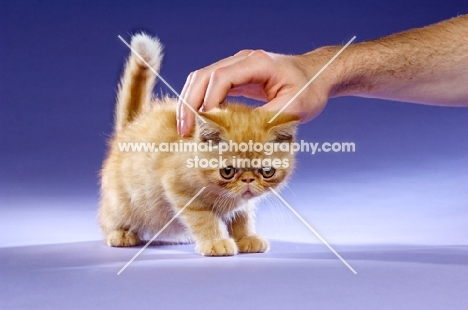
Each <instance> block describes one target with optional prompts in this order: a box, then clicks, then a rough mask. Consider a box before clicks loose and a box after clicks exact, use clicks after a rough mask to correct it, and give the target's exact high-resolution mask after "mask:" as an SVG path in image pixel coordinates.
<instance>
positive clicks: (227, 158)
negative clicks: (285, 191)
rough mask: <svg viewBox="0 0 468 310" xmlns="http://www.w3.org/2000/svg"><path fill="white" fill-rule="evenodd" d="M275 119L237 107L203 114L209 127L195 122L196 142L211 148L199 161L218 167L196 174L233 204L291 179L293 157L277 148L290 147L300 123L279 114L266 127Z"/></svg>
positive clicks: (293, 118)
mask: <svg viewBox="0 0 468 310" xmlns="http://www.w3.org/2000/svg"><path fill="white" fill-rule="evenodd" d="M273 115H274V114H272V113H269V112H260V111H258V110H252V109H250V108H246V107H244V106H236V105H232V106H227V107H225V108H224V109H223V110H221V109H218V110H215V111H213V112H207V113H202V116H204V118H205V120H207V123H206V124H205V123H202V122H198V124H197V129H196V132H195V135H196V137H195V138H196V140H197V141H198V142H199V143H203V142H206V141H210V140H211V141H212V142H211V143H212V144H213V145H215V147H214V148H213V151H212V152H208V153H205V152H204V153H198V156H199V158H200V159H201V158H204V159H206V160H207V161H210V160H212V163H215V162H216V163H218V164H220V165H221V166H217V167H212V166H210V167H205V168H202V169H200V171H201V173H202V175H203V177H204V179H205V180H207V182H208V183H209V184H210V185H215V186H217V187H218V189H219V193H220V195H224V196H228V197H229V198H231V199H232V198H234V199H236V200H237V199H242V200H248V199H251V198H254V197H259V196H261V195H262V194H264V193H266V192H269V188H270V187H272V188H277V187H278V186H280V185H281V184H283V183H285V182H286V181H287V179H288V178H289V176H290V175H291V173H292V170H293V167H294V155H292V154H290V152H285V151H281V150H280V148H279V144H280V143H291V142H294V136H295V133H296V127H297V124H298V118H297V117H295V116H290V115H280V116H278V117H277V118H276V119H275V120H274V121H273V122H272V123H271V124H269V123H268V121H269V120H270V119H271V117H272V116H273ZM241 144H244V145H243V147H241ZM234 145H237V148H236V147H235V146H234ZM275 145H276V146H275ZM245 148H247V150H245ZM220 149H221V150H222V152H220ZM220 153H221V154H220Z"/></svg>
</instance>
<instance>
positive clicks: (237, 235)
mask: <svg viewBox="0 0 468 310" xmlns="http://www.w3.org/2000/svg"><path fill="white" fill-rule="evenodd" d="M254 216H255V215H254V213H253V211H242V212H237V213H236V215H235V216H234V218H233V219H232V221H231V223H230V224H229V226H228V228H229V235H231V236H232V237H233V238H234V240H235V241H236V244H237V247H238V249H239V253H263V252H266V251H268V250H269V248H270V243H269V242H268V240H266V239H264V238H262V237H261V236H259V235H256V234H255V229H254Z"/></svg>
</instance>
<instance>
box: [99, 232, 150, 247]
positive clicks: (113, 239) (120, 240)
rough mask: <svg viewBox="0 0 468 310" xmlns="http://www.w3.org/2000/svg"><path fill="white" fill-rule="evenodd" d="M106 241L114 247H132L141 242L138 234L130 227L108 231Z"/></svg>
mask: <svg viewBox="0 0 468 310" xmlns="http://www.w3.org/2000/svg"><path fill="white" fill-rule="evenodd" d="M106 243H107V245H108V246H113V247H130V246H136V245H140V244H141V239H140V237H139V236H138V234H136V233H134V232H131V231H129V230H128V229H122V228H121V229H116V230H112V231H110V232H108V233H106Z"/></svg>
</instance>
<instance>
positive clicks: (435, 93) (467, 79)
mask: <svg viewBox="0 0 468 310" xmlns="http://www.w3.org/2000/svg"><path fill="white" fill-rule="evenodd" d="M340 48H341V47H339V46H329V47H322V48H319V49H316V50H314V51H311V52H309V53H306V54H304V55H293V56H289V55H279V54H273V53H267V52H264V51H261V50H260V51H248V50H246V51H241V52H240V53H238V54H236V55H234V56H232V57H229V58H226V59H223V60H221V61H219V62H217V63H215V64H213V65H211V66H209V67H206V68H204V69H201V70H199V71H196V72H194V73H192V74H191V75H190V76H189V78H188V79H187V83H186V85H185V87H184V90H183V92H182V97H183V98H185V100H186V102H188V104H190V105H191V106H192V107H193V108H194V109H195V110H197V109H198V108H200V107H201V106H202V105H203V109H205V110H209V109H211V108H213V107H216V106H219V104H220V103H221V102H223V100H224V99H225V97H226V96H227V95H228V94H230V95H243V96H246V97H249V98H254V99H259V100H263V101H267V102H268V103H267V104H266V105H264V106H262V107H261V109H267V110H280V109H281V108H282V107H283V106H284V104H286V103H287V102H288V101H289V100H290V99H291V98H292V97H294V96H295V95H296V94H297V92H298V91H299V90H300V89H301V88H302V86H304V85H305V84H306V83H307V82H308V81H309V80H310V79H311V78H312V77H313V76H314V75H315V74H316V73H317V72H318V71H319V70H320V69H321V68H322V67H323V66H324V65H325V64H326V63H327V62H328V60H330V59H331V58H332V57H333V56H334V55H335V54H336V53H337V52H338V50H339V49H340ZM467 85H468V15H463V16H460V17H457V18H453V19H450V20H447V21H443V22H440V23H437V24H434V25H431V26H427V27H424V28H416V29H411V30H408V31H404V32H401V33H398V34H394V35H391V36H387V37H383V38H380V39H376V40H372V41H368V42H362V43H357V44H353V45H350V46H349V47H348V48H347V49H345V50H344V51H343V53H342V54H341V55H340V56H339V57H337V58H336V60H335V61H334V62H332V63H331V65H330V66H329V67H328V68H327V69H325V70H324V71H323V72H322V73H321V74H320V75H319V76H318V77H317V79H316V80H314V82H313V83H311V84H310V85H309V86H308V87H307V88H306V89H305V90H304V91H303V92H302V93H301V94H300V95H299V96H298V97H297V98H296V99H295V100H294V101H293V102H292V103H291V104H290V105H289V106H288V108H287V109H286V111H287V112H289V113H295V114H297V115H299V116H300V117H301V120H302V121H303V122H305V121H308V120H310V119H312V118H314V117H315V116H317V115H318V114H319V113H320V112H321V111H322V110H323V108H324V107H325V105H326V103H327V101H328V99H329V98H331V97H340V96H347V95H350V96H360V97H369V98H381V99H391V100H399V101H408V102H416V103H424V104H432V105H441V106H468V86H467ZM194 117H195V116H194V115H193V113H192V112H190V111H189V110H188V109H187V108H186V107H184V104H183V103H182V101H181V100H180V101H179V108H178V124H179V125H178V130H179V133H181V134H187V133H188V132H189V131H190V129H191V127H192V126H193V123H194ZM181 125H183V126H181Z"/></svg>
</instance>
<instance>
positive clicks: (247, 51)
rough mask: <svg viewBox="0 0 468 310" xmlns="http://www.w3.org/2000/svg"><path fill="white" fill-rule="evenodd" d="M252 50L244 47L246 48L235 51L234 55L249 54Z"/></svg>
mask: <svg viewBox="0 0 468 310" xmlns="http://www.w3.org/2000/svg"><path fill="white" fill-rule="evenodd" d="M252 52H253V50H249V49H246V50H241V51H239V52H237V53H236V54H235V55H241V56H242V55H249V54H250V53H252Z"/></svg>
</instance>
